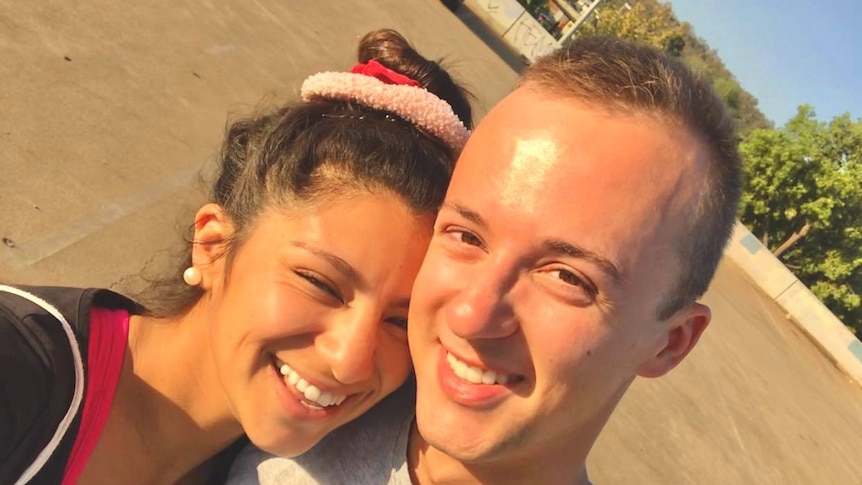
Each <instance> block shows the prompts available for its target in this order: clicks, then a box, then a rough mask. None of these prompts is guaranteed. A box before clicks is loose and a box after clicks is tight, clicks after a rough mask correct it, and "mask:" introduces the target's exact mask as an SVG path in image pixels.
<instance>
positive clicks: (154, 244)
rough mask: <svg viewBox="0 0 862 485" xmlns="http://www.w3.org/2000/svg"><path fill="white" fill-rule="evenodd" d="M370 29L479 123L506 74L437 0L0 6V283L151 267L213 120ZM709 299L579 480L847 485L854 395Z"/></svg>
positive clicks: (856, 449) (861, 432) (115, 277)
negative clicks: (429, 69)
mask: <svg viewBox="0 0 862 485" xmlns="http://www.w3.org/2000/svg"><path fill="white" fill-rule="evenodd" d="M379 27H393V28H396V29H398V30H400V31H401V32H402V33H404V34H405V35H406V36H407V37H408V38H409V39H411V40H412V41H413V42H414V43H415V44H416V46H417V47H418V48H419V49H420V51H421V52H423V53H424V54H426V55H428V56H432V57H440V56H443V57H446V58H449V59H450V60H451V61H452V63H451V64H450V65H452V66H454V69H453V72H454V73H455V74H456V75H458V76H459V77H460V78H461V79H463V80H464V81H465V82H466V84H467V86H468V87H469V88H471V90H472V91H473V93H475V94H476V97H477V99H478V104H479V112H480V113H482V112H484V111H485V110H486V109H487V107H489V106H491V105H492V104H493V102H494V101H495V100H497V99H499V98H500V97H502V96H503V95H504V94H505V93H506V92H507V91H508V89H509V88H510V86H511V85H512V83H513V81H514V80H515V73H514V72H513V71H512V68H511V67H510V66H509V65H508V64H506V63H505V62H503V61H502V60H501V59H500V58H499V57H497V56H496V55H495V54H494V53H493V52H492V51H491V50H490V49H489V48H488V47H487V46H486V45H485V44H484V43H483V42H482V41H480V40H479V39H478V38H477V37H476V36H475V35H474V34H473V33H472V32H471V31H470V30H469V29H468V28H466V27H465V26H464V24H462V23H461V22H459V20H458V19H457V18H456V17H455V16H454V15H452V14H451V13H450V12H448V11H447V10H446V9H445V8H444V7H443V6H442V5H441V4H440V3H439V2H437V1H435V0H379V1H370V0H366V1H361V0H360V1H350V2H347V1H337V2H300V1H297V0H253V1H250V2H239V1H235V0H226V1H223V2H212V1H206V0H205V1H198V2H177V1H166V0H155V1H152V2H114V1H108V0H87V1H82V2H65V1H59V0H40V1H37V2H19V1H12V0H0V79H2V83H0V239H5V241H7V242H6V243H4V244H0V280H2V281H5V282H16V283H54V284H68V285H92V286H100V285H113V284H116V283H118V282H121V281H126V278H127V277H128V276H129V275H135V274H136V273H138V271H139V270H140V269H141V267H142V266H144V265H145V264H147V263H148V262H149V264H150V266H151V267H152V266H153V265H154V264H155V263H152V261H159V260H160V259H162V256H163V255H165V254H167V253H166V252H165V251H166V249H168V248H171V247H172V245H175V244H176V243H178V242H179V240H180V239H179V237H180V233H181V230H182V229H183V228H185V227H187V226H188V225H189V224H191V220H192V219H191V213H192V211H193V210H194V209H195V208H196V204H197V203H198V202H199V201H200V191H199V190H198V189H199V187H200V186H201V185H200V184H198V182H197V180H198V176H199V173H200V170H201V167H202V166H204V165H206V163H207V162H208V161H209V160H210V159H211V158H212V157H213V155H214V154H215V153H216V151H217V149H218V144H219V141H220V139H221V135H222V131H223V129H224V126H225V121H226V119H227V117H228V115H233V116H235V115H237V114H243V113H247V112H249V111H251V110H253V109H255V108H256V107H259V106H261V105H262V104H273V103H276V102H279V101H281V100H284V99H287V98H291V97H293V96H295V95H296V93H297V91H298V88H299V84H300V82H301V80H302V79H303V78H304V77H305V76H307V75H308V74H310V73H313V72H316V71H319V70H329V69H338V68H342V69H343V68H348V67H349V66H350V65H352V64H353V62H354V49H355V44H356V40H357V38H358V37H359V36H360V35H362V34H363V33H365V32H367V31H369V30H372V29H374V28H379ZM262 100H263V101H262ZM156 252H160V253H159V254H161V255H162V256H157V257H153V256H152V255H153V254H154V253H156ZM706 300H707V301H708V302H709V303H710V304H711V305H713V307H714V312H715V321H714V323H713V325H712V326H711V328H710V329H709V330H708V331H707V333H706V335H705V336H704V339H703V340H702V342H701V344H700V345H699V347H698V348H697V349H695V352H694V353H693V355H692V356H691V358H690V359H689V360H688V361H686V362H685V363H684V364H683V365H682V366H681V368H680V369H678V370H676V371H674V372H673V373H672V374H671V375H670V376H668V377H667V378H665V379H662V380H656V381H638V382H636V383H635V386H634V388H633V389H632V391H631V392H630V393H629V395H628V396H627V397H626V399H625V400H624V402H623V403H622V405H621V408H620V410H619V412H618V413H617V414H616V415H615V416H614V418H613V420H612V422H611V423H610V425H609V427H608V429H607V431H606V432H605V434H604V435H603V436H602V438H601V439H600V442H599V444H598V446H597V448H596V450H595V452H594V453H593V455H592V456H591V458H590V466H591V477H592V478H593V479H594V480H595V481H596V483H605V484H607V483H643V484H653V483H698V484H701V483H702V484H726V483H758V484H760V483H762V484H788V483H800V484H803V483H805V484H807V483H812V484H813V483H838V484H858V483H862V460H859V459H858V456H859V454H860V443H862V392H860V389H859V387H858V386H855V385H853V384H851V383H849V382H848V381H847V379H845V378H844V376H843V375H841V374H840V373H839V372H837V371H836V369H835V368H834V367H833V366H832V365H831V364H830V363H829V362H828V361H827V360H826V359H825V358H823V356H822V355H821V354H820V353H819V352H818V351H817V350H816V348H815V347H814V346H813V345H811V343H810V342H808V341H807V340H806V338H805V337H804V336H802V335H801V333H800V332H798V331H797V330H796V328H795V327H794V326H793V325H792V324H790V323H789V322H788V321H787V320H786V319H785V318H784V316H783V315H782V314H781V312H780V311H778V309H777V308H776V307H775V305H774V304H773V303H771V302H770V301H769V300H768V299H766V298H763V297H762V296H760V295H759V293H758V292H757V290H756V289H755V288H754V287H753V286H752V285H751V284H750V282H748V281H746V280H745V278H744V277H743V276H742V275H741V274H740V272H739V271H738V270H737V269H736V268H734V267H733V266H732V265H729V264H725V265H723V266H722V268H721V270H720V273H719V276H718V279H717V281H716V282H715V284H714V285H713V288H712V289H711V290H710V292H709V294H708V295H707V298H706Z"/></svg>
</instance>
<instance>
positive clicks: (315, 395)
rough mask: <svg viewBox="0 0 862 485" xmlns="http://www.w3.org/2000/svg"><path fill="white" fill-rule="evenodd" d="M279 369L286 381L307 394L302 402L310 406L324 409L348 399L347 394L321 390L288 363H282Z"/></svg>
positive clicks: (303, 393) (304, 394)
mask: <svg viewBox="0 0 862 485" xmlns="http://www.w3.org/2000/svg"><path fill="white" fill-rule="evenodd" d="M278 370H279V372H280V373H281V375H282V376H284V382H286V383H287V384H289V385H291V386H293V388H294V389H296V390H297V391H299V392H300V394H302V395H303V396H305V401H300V402H301V403H302V404H304V405H306V406H308V407H311V408H318V409H322V408H325V407H327V406H338V405H339V404H341V403H342V402H344V400H345V399H347V396H345V395H342V394H332V393H331V392H321V391H320V389H319V388H318V387H317V386H315V385H314V384H309V383H308V381H306V380H305V379H303V378H302V377H301V376H300V375H299V374H297V373H296V371H295V370H293V369H291V368H290V366H288V365H287V364H282V365H281V367H280V368H279V369H278Z"/></svg>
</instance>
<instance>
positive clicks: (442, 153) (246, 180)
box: [136, 29, 473, 317]
mask: <svg viewBox="0 0 862 485" xmlns="http://www.w3.org/2000/svg"><path fill="white" fill-rule="evenodd" d="M371 59H376V60H377V61H378V62H379V63H380V64H383V65H384V66H386V67H388V68H390V69H392V70H394V71H397V72H399V73H401V74H403V75H406V76H408V77H410V78H411V79H413V80H415V81H417V82H419V83H420V84H421V85H422V87H424V88H425V89H427V90H428V91H430V92H432V93H434V94H435V95H437V96H438V97H439V98H441V99H443V100H444V101H446V102H448V103H449V104H450V105H451V106H452V108H453V111H454V112H455V114H456V115H457V116H458V117H459V118H460V119H461V121H462V122H463V123H464V125H465V126H467V127H468V128H471V127H472V123H473V120H472V114H471V109H470V104H469V100H468V97H469V93H467V92H466V91H465V90H464V89H463V88H462V87H460V86H459V85H458V84H457V83H455V81H454V80H453V79H452V78H451V77H450V76H449V74H448V73H447V72H446V71H445V70H444V69H443V68H441V67H440V65H439V64H438V63H437V62H433V61H430V60H428V59H425V58H424V57H422V56H421V55H420V54H419V53H418V52H416V51H415V50H414V49H413V48H412V47H411V46H410V44H409V43H408V42H407V40H406V39H404V37H402V36H401V35H400V34H399V33H398V32H396V31H394V30H390V29H385V30H378V31H375V32H371V33H369V34H366V35H365V36H364V37H363V38H362V40H360V42H359V61H360V62H362V63H365V62H367V61H369V60H371ZM456 156H457V154H456V153H452V151H451V149H450V148H448V147H447V146H446V145H445V144H444V143H443V142H442V141H440V140H438V139H436V138H433V137H432V136H431V135H429V134H428V133H426V132H424V131H421V130H419V129H418V128H416V127H415V126H414V125H413V124H411V123H409V122H407V121H405V120H403V119H401V118H399V117H398V116H397V115H395V114H394V113H389V112H386V111H379V110H374V109H371V108H368V107H365V106H362V105H360V104H357V103H355V102H349V101H337V100H314V101H310V102H300V103H294V104H288V105H286V106H283V107H281V108H278V109H275V110H272V111H269V112H264V113H261V114H259V115H257V116H253V117H250V118H247V119H242V120H239V121H236V122H234V123H232V124H230V126H228V129H227V134H226V136H225V139H224V142H223V144H222V148H221V152H220V156H219V163H218V172H217V177H216V180H215V183H214V185H213V187H212V193H211V194H210V200H211V201H212V202H215V203H217V204H219V205H220V206H221V207H222V208H223V209H224V210H225V212H226V213H227V215H228V216H229V217H230V218H231V221H232V222H233V224H234V234H233V236H232V237H231V238H230V240H229V241H224V243H225V250H224V253H223V255H222V257H226V258H227V262H228V264H230V261H231V259H232V254H234V253H235V251H236V249H237V248H238V247H239V246H240V245H241V244H242V243H243V241H244V240H245V238H246V237H247V236H248V233H249V232H250V229H251V228H253V226H254V222H255V220H256V218H257V216H258V215H259V214H260V213H261V212H262V211H263V210H264V209H265V208H267V207H271V206H276V207H290V206H291V205H293V204H297V203H303V202H305V203H314V202H317V201H325V200H331V199H332V198H335V197H338V196H340V195H345V194H348V193H351V192H355V191H357V190H360V191H374V192H378V191H384V192H388V193H391V194H395V195H397V196H398V197H399V198H401V199H402V200H403V201H404V203H405V204H406V205H407V206H408V207H410V208H411V209H412V210H413V211H414V212H416V213H417V214H434V213H435V212H436V211H437V209H438V208H439V206H440V204H441V203H442V201H443V197H444V195H445V193H446V187H447V185H448V183H449V179H450V177H451V175H452V169H453V168H454V164H455V158H456ZM193 244H195V243H194V242H193V241H192V242H190V243H189V244H188V245H187V247H186V248H185V251H184V255H183V261H182V262H181V263H180V264H179V265H178V266H177V267H176V268H175V273H174V274H172V275H170V276H168V277H167V278H162V279H157V280H155V281H151V282H149V284H148V286H147V288H146V289H145V290H144V291H143V292H141V293H140V294H138V295H136V298H137V299H138V301H139V303H140V304H141V306H142V307H143V308H144V309H145V311H146V313H147V314H148V315H151V316H155V317H168V316H174V315H178V314H181V313H183V312H185V311H187V310H188V309H190V308H191V307H192V306H193V305H194V304H195V303H196V302H197V300H198V299H199V298H200V297H201V295H202V291H201V290H200V288H199V287H197V286H187V285H186V284H184V282H183V279H182V271H183V270H184V269H185V268H187V267H189V266H191V247H192V245H193Z"/></svg>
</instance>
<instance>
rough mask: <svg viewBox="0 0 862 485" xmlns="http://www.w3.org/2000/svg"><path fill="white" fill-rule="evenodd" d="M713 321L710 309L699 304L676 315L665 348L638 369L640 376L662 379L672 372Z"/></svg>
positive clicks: (673, 317)
mask: <svg viewBox="0 0 862 485" xmlns="http://www.w3.org/2000/svg"><path fill="white" fill-rule="evenodd" d="M711 319H712V312H711V311H710V309H709V307H708V306H706V305H703V304H701V303H698V302H694V303H692V304H691V305H689V306H688V307H686V308H683V309H681V310H680V311H678V312H677V313H676V314H674V315H673V316H672V317H671V321H670V322H668V329H667V342H666V344H665V346H664V348H662V349H661V350H660V351H659V353H658V354H656V355H655V356H654V357H653V358H652V359H650V360H648V361H647V362H644V364H643V365H641V366H640V367H639V368H638V375H639V376H641V377H661V376H663V375H665V374H667V373H668V372H670V371H671V370H672V369H673V368H674V367H676V366H677V365H678V364H679V363H680V362H682V360H683V359H684V358H685V356H687V355H688V353H689V352H691V349H693V348H694V346H695V344H697V341H698V340H700V336H701V335H703V331H704V330H706V327H707V325H709V321H710V320H711Z"/></svg>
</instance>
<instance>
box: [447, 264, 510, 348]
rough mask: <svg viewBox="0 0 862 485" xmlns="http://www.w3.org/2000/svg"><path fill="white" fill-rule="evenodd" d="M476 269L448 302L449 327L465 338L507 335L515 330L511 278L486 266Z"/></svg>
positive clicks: (487, 337)
mask: <svg viewBox="0 0 862 485" xmlns="http://www.w3.org/2000/svg"><path fill="white" fill-rule="evenodd" d="M480 272H481V274H479V275H478V276H477V277H475V278H472V281H471V283H469V284H467V285H465V286H464V287H463V288H462V289H461V291H459V292H458V294H457V295H456V296H455V297H454V298H453V299H452V300H451V301H450V302H449V306H448V308H447V310H446V321H447V323H448V325H449V328H450V329H451V330H452V332H453V333H454V334H455V335H457V336H459V337H461V338H463V339H466V340H473V339H495V338H505V337H508V336H510V335H512V334H513V333H515V332H517V330H518V321H517V318H516V317H515V312H514V309H513V307H512V301H511V289H512V285H513V281H512V280H513V279H514V278H512V277H510V276H511V275H509V274H507V272H506V271H500V270H499V269H496V268H493V267H490V266H487V267H484V268H482V269H480Z"/></svg>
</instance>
